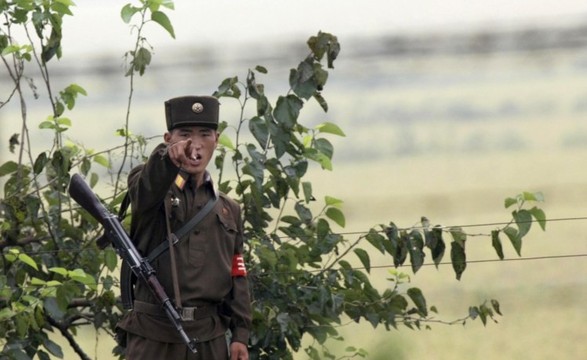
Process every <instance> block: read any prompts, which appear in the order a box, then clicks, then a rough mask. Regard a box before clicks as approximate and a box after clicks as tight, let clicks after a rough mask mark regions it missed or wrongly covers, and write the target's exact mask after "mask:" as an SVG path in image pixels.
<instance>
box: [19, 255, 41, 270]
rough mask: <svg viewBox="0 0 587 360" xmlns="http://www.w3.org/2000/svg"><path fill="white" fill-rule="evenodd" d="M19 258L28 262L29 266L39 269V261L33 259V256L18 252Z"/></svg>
mask: <svg viewBox="0 0 587 360" xmlns="http://www.w3.org/2000/svg"><path fill="white" fill-rule="evenodd" d="M18 260H20V261H22V262H23V263H25V264H27V265H28V266H30V267H32V268H33V269H35V270H39V267H38V266H37V263H36V262H35V260H33V258H31V257H30V256H28V255H27V254H25V253H20V254H18Z"/></svg>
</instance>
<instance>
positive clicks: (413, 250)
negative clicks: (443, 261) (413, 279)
mask: <svg viewBox="0 0 587 360" xmlns="http://www.w3.org/2000/svg"><path fill="white" fill-rule="evenodd" d="M407 247H408V252H409V254H410V263H411V264H412V271H413V272H414V274H415V273H416V272H418V270H420V268H421V267H422V265H423V264H424V257H425V254H424V251H423V249H424V239H422V234H421V233H420V232H419V231H417V230H412V231H410V234H409V236H408V244H407Z"/></svg>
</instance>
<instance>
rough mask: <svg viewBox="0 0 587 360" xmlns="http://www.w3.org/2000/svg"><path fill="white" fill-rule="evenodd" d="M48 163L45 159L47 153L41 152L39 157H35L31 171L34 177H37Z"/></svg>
mask: <svg viewBox="0 0 587 360" xmlns="http://www.w3.org/2000/svg"><path fill="white" fill-rule="evenodd" d="M48 161H49V159H48V158H47V153H45V152H42V153H40V154H39V156H37V159H36V160H35V164H34V165H33V171H34V173H35V175H39V174H40V173H41V172H42V171H43V169H44V168H45V165H47V162H48Z"/></svg>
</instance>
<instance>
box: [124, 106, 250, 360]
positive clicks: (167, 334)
mask: <svg viewBox="0 0 587 360" xmlns="http://www.w3.org/2000/svg"><path fill="white" fill-rule="evenodd" d="M218 112H219V103H218V100H217V99H216V98H214V97H210V96H185V97H179V98H173V99H170V100H168V101H166V102H165V115H166V120H167V130H168V132H166V133H165V134H164V141H165V142H164V143H162V144H160V145H158V146H157V147H156V148H155V150H154V151H153V153H152V154H151V155H150V157H149V159H148V160H147V162H146V163H145V164H143V165H139V166H138V167H136V168H134V169H133V170H132V171H131V173H130V175H129V178H128V189H129V190H128V192H129V195H130V199H131V203H132V223H131V237H132V239H133V242H134V243H135V245H136V246H137V248H138V249H139V251H141V253H142V254H143V255H144V256H147V257H148V258H151V259H152V265H153V267H154V268H155V270H156V271H157V278H158V279H159V281H160V282H161V284H162V285H163V287H164V289H165V291H166V293H167V294H170V298H172V299H174V301H175V304H176V307H177V308H178V312H179V313H180V314H181V315H182V325H183V327H184V329H185V330H186V333H187V334H188V335H189V337H190V338H195V339H196V340H197V343H196V349H197V353H196V354H192V352H191V351H190V350H189V348H188V347H187V346H186V345H185V344H184V343H183V342H182V340H181V338H180V337H179V336H178V334H177V332H176V330H175V328H174V327H173V326H172V325H171V323H170V322H169V321H168V320H167V318H166V317H165V314H164V313H163V311H162V310H161V307H160V306H159V304H157V303H156V300H155V298H154V297H153V296H152V294H151V293H150V292H149V290H148V289H147V287H146V286H145V285H143V284H141V283H140V282H138V283H137V284H136V285H135V286H134V292H133V293H134V297H133V301H131V303H132V304H133V309H132V310H131V311H129V312H127V313H126V314H125V316H124V318H123V319H122V321H121V322H120V324H119V327H120V328H121V329H123V330H124V331H125V332H126V334H127V335H126V340H127V343H126V357H127V358H128V359H131V360H135V359H141V360H143V359H157V360H160V359H214V360H216V359H229V356H230V359H231V360H234V359H238V360H246V359H248V350H247V346H246V344H247V343H248V340H249V330H250V326H251V309H250V299H249V292H248V282H247V278H246V269H245V266H244V261H243V257H242V252H243V224H242V219H241V210H240V207H239V205H238V204H237V203H236V202H235V201H234V200H232V199H230V198H228V197H227V196H226V195H225V194H223V193H218V192H217V191H216V190H215V188H214V185H213V183H212V180H211V178H210V174H209V173H208V171H207V170H206V167H207V166H208V163H209V162H210V160H211V159H212V156H213V153H214V150H215V149H216V146H217V145H218V135H219V134H218V132H217V129H218ZM198 214H200V215H199V219H198ZM202 216H203V217H202ZM194 223H197V224H196V225H194ZM186 224H189V225H186ZM186 227H188V229H187V230H186ZM182 231H183V233H185V234H186V235H185V236H182V235H179V236H176V235H175V234H176V233H178V232H182ZM170 241H171V242H170ZM174 241H176V242H175V243H173V242H174ZM165 242H168V243H167V244H164V243H165ZM162 244H163V245H162ZM165 245H167V247H165ZM162 248H163V249H164V250H163V251H161V249H162ZM154 253H160V254H154ZM121 288H122V289H123V298H124V297H125V296H126V297H128V294H124V288H125V287H124V284H122V285H121ZM171 294H173V295H171ZM123 300H124V299H123ZM228 330H230V337H227V336H225V334H226V333H227V331H228ZM227 339H230V345H229V346H227ZM229 354H230V355H229Z"/></svg>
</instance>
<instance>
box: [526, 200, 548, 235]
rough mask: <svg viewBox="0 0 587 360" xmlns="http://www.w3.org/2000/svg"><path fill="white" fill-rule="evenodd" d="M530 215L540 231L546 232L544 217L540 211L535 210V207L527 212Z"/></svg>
mask: <svg viewBox="0 0 587 360" xmlns="http://www.w3.org/2000/svg"><path fill="white" fill-rule="evenodd" d="M529 211H530V214H532V216H534V219H536V221H538V224H539V225H540V227H541V228H542V231H545V230H546V215H545V214H544V211H543V210H542V209H539V208H537V207H536V206H535V207H533V208H532V209H530V210H529Z"/></svg>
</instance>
